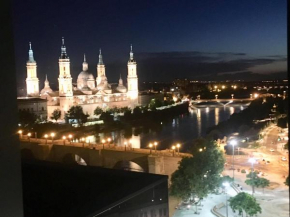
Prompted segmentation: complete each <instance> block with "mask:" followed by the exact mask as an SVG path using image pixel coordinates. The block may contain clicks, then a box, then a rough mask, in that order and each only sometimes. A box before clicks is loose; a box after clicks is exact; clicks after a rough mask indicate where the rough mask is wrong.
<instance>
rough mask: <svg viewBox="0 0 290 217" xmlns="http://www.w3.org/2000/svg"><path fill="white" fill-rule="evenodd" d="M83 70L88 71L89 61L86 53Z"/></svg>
mask: <svg viewBox="0 0 290 217" xmlns="http://www.w3.org/2000/svg"><path fill="white" fill-rule="evenodd" d="M83 71H84V72H85V71H88V63H87V62H86V54H84V62H83Z"/></svg>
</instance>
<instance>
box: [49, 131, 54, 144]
mask: <svg viewBox="0 0 290 217" xmlns="http://www.w3.org/2000/svg"><path fill="white" fill-rule="evenodd" d="M50 136H51V144H52V143H53V137H54V136H55V133H51V134H50Z"/></svg>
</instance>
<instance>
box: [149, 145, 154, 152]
mask: <svg viewBox="0 0 290 217" xmlns="http://www.w3.org/2000/svg"><path fill="white" fill-rule="evenodd" d="M152 147H153V145H152V143H149V148H150V154H152Z"/></svg>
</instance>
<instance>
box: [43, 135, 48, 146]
mask: <svg viewBox="0 0 290 217" xmlns="http://www.w3.org/2000/svg"><path fill="white" fill-rule="evenodd" d="M47 137H48V135H47V134H45V135H44V138H45V144H47Z"/></svg>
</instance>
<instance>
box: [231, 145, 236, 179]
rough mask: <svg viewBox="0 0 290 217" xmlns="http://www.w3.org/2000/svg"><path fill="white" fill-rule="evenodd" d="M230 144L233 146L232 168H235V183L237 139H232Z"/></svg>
mask: <svg viewBox="0 0 290 217" xmlns="http://www.w3.org/2000/svg"><path fill="white" fill-rule="evenodd" d="M230 144H231V145H232V146H233V161H232V169H233V183H234V182H235V145H237V141H236V140H232V141H230Z"/></svg>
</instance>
